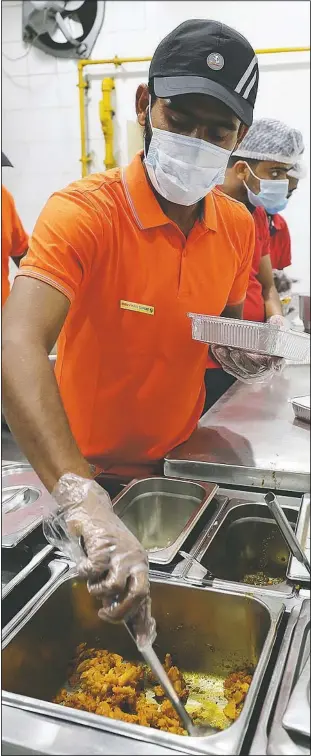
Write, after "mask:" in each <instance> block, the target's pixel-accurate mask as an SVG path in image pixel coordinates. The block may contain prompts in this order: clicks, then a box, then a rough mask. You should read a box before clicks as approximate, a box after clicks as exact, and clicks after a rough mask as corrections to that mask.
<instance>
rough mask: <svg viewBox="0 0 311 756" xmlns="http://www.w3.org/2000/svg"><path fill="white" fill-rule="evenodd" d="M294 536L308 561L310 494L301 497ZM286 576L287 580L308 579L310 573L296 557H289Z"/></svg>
mask: <svg viewBox="0 0 311 756" xmlns="http://www.w3.org/2000/svg"><path fill="white" fill-rule="evenodd" d="M296 536H297V538H298V541H299V543H300V546H301V547H302V548H303V550H304V552H305V554H306V556H307V557H308V559H309V561H310V494H309V493H306V494H304V495H303V497H302V502H301V507H300V512H299V515H298V520H297V527H296ZM287 577H288V578H289V580H303V581H307V582H309V581H310V575H309V574H308V572H307V570H306V568H305V567H304V566H303V564H300V562H298V559H296V557H291V558H290V560H289V563H288V569H287Z"/></svg>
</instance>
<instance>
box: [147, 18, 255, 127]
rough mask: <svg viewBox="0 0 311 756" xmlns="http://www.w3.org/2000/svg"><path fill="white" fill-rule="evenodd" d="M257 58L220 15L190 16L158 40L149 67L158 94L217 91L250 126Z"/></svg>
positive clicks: (211, 94) (214, 92)
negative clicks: (216, 17) (212, 18)
mask: <svg viewBox="0 0 311 756" xmlns="http://www.w3.org/2000/svg"><path fill="white" fill-rule="evenodd" d="M258 79H259V70H258V60H257V57H256V54H255V52H254V50H253V48H252V46H251V45H250V44H249V42H248V41H247V39H245V37H243V36H242V34H239V32H237V31H235V29H231V28H230V26H225V24H221V23H219V22H218V21H207V20H205V19H191V20H189V21H184V23H182V24H180V26H177V28H176V29H174V30H173V31H172V32H170V34H168V35H167V37H165V38H164V39H162V42H160V44H159V45H158V47H157V49H156V51H155V53H154V56H153V58H152V61H151V64H150V69H149V85H150V84H151V85H152V87H153V91H154V93H155V95H156V96H157V97H173V96H174V95H182V94H190V93H199V94H207V95H210V96H211V97H216V99H217V100H221V101H222V102H223V103H225V105H227V106H228V107H229V108H231V110H233V112H234V113H235V115H237V116H238V118H240V119H241V121H242V123H244V124H246V126H250V125H251V124H252V121H253V110H254V105H255V102H256V96H257V89H258Z"/></svg>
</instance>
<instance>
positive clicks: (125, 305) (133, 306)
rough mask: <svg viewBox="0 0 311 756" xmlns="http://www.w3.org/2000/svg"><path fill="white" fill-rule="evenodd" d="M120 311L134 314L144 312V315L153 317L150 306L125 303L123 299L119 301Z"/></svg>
mask: <svg viewBox="0 0 311 756" xmlns="http://www.w3.org/2000/svg"><path fill="white" fill-rule="evenodd" d="M120 307H121V310H133V311H134V312H144V313H145V315H154V307H152V306H151V305H144V304H138V302H127V301H126V300H125V299H121V300H120Z"/></svg>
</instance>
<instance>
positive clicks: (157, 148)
mask: <svg viewBox="0 0 311 756" xmlns="http://www.w3.org/2000/svg"><path fill="white" fill-rule="evenodd" d="M150 111H151V108H150V105H149V114H150ZM150 125H151V128H152V138H151V142H150V145H149V149H148V154H147V155H145V160H144V163H145V166H146V170H147V173H148V176H149V178H150V181H151V183H152V185H153V186H154V188H155V189H156V191H157V192H159V194H161V195H162V197H165V199H167V200H169V202H174V203H175V204H176V205H186V206H187V207H188V206H189V205H195V204H196V202H199V200H201V199H203V197H205V196H206V195H207V194H208V193H209V192H210V191H211V189H213V187H214V186H216V185H217V184H222V183H223V181H224V178H225V173H226V168H227V164H228V160H229V158H230V155H231V151H229V150H224V149H223V148H222V147H217V146H216V145H214V144H211V143H210V142H204V140H203V139H197V138H196V137H186V136H182V134H175V133H173V132H171V131H164V130H163V129H155V128H153V126H152V123H151V117H150Z"/></svg>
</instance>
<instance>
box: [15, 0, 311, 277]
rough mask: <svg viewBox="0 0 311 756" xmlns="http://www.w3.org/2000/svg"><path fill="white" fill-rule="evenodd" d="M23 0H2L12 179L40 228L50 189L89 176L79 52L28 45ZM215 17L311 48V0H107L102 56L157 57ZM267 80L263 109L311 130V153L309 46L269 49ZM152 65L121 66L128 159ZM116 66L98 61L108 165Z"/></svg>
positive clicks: (305, 265)
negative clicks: (83, 154)
mask: <svg viewBox="0 0 311 756" xmlns="http://www.w3.org/2000/svg"><path fill="white" fill-rule="evenodd" d="M21 6H22V3H21V2H15V0H3V2H2V40H3V59H2V62H3V67H2V87H3V94H2V107H3V122H2V128H3V137H2V139H3V141H2V145H3V150H4V152H6V154H7V155H8V156H9V157H10V159H11V161H12V162H13V163H14V169H8V168H6V169H4V171H3V181H4V183H6V185H7V186H8V188H9V189H10V190H11V191H12V193H13V194H14V197H15V200H16V204H17V207H18V210H19V212H20V215H21V217H22V219H23V222H24V224H25V226H26V228H27V229H28V230H29V231H31V229H32V227H33V224H34V222H35V220H36V217H37V216H38V214H39V212H40V209H41V207H42V206H43V204H44V203H45V201H46V199H47V198H48V196H49V195H50V194H51V193H52V192H53V191H54V190H55V189H58V188H60V187H62V186H64V185H66V184H67V183H69V182H70V181H72V180H75V179H77V178H79V177H80V174H81V167H80V163H79V157H80V138H79V109H78V90H77V86H76V85H77V69H76V62H74V61H73V60H61V59H56V58H53V57H52V56H48V55H45V54H44V53H41V52H40V51H39V50H36V49H35V48H33V49H30V50H27V48H26V47H25V45H24V44H23V43H22V20H21V19H22V9H21ZM190 16H191V17H192V18H214V19H217V20H220V21H223V22H224V23H227V24H229V25H232V26H234V27H236V28H238V29H239V31H241V32H242V34H245V36H246V37H248V39H249V40H250V42H251V43H252V44H253V46H254V47H255V48H267V47H269V48H271V47H293V46H295V47H296V46H299V47H301V46H308V45H309V44H310V39H309V29H310V19H309V16H310V4H309V2H308V0H306V1H304V2H300V1H299V0H282V2H280V0H275V1H271V2H266V0H258V1H257V0H245V1H243V0H241V1H240V2H231V1H229V2H225V1H222V2H216V1H213V2H203V1H202V2H198V1H197V0H192V2H191V3H189V2H188V1H185V2H181V1H179V2H175V1H174V0H171V1H170V0H157V1H155V2H152V1H151V0H137V1H136V2H133V1H131V2H130V1H129V0H125V1H120V0H107V2H106V14H105V21H104V25H103V28H102V31H101V33H100V35H99V37H98V39H97V42H96V45H95V47H94V49H93V52H92V57H93V58H94V59H95V58H103V57H104V58H109V57H113V56H114V55H119V56H120V57H126V56H131V57H134V56H139V57H143V56H150V55H152V53H153V51H154V49H155V47H156V45H157V43H158V42H159V41H160V40H161V38H162V37H163V36H164V35H165V34H166V33H168V32H169V31H170V30H171V29H173V28H174V27H175V26H177V24H178V23H181V22H182V21H184V20H185V19H187V18H189V17H190ZM260 68H261V80H260V88H259V96H258V101H257V105H256V116H257V117H262V116H270V117H274V118H279V119H281V120H285V121H287V122H288V123H290V124H291V125H293V126H295V127H296V128H299V129H301V130H302V131H303V133H304V138H305V143H306V148H307V149H306V159H307V160H309V139H310V134H309V130H310V127H309V110H310V105H309V91H310V68H309V56H308V54H306V53H297V54H287V55H285V54H284V55H277V56H273V55H270V56H260ZM147 70H148V65H147V64H146V65H145V64H132V65H127V66H123V67H122V69H118V70H117V71H116V72H115V80H116V91H115V109H116V116H115V157H116V159H117V161H118V162H119V163H121V164H124V163H126V162H127V159H128V143H127V133H128V130H127V121H128V120H135V110H134V97H135V91H136V88H137V85H138V84H139V83H140V82H141V81H146V79H147ZM110 73H114V70H113V68H112V67H106V68H103V67H97V66H96V67H92V68H89V69H88V75H89V78H90V82H91V88H90V90H89V105H88V114H89V119H88V120H89V149H90V150H91V151H92V153H93V164H92V170H95V171H97V170H102V169H103V158H104V143H103V138H102V133H101V127H100V123H99V118H98V102H99V99H100V96H101V95H100V86H101V79H102V78H103V76H104V75H109V74H110ZM309 206H310V200H309V180H308V179H307V180H305V181H304V182H302V183H301V187H300V190H299V193H297V195H296V196H294V197H293V198H292V199H291V201H290V203H289V206H288V208H287V210H286V217H287V218H288V221H289V224H290V229H291V235H292V241H293V274H294V275H295V276H296V277H298V278H300V279H301V288H304V289H308V288H309V284H308V283H307V282H308V281H309V257H310V254H309V248H310V246H309Z"/></svg>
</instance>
